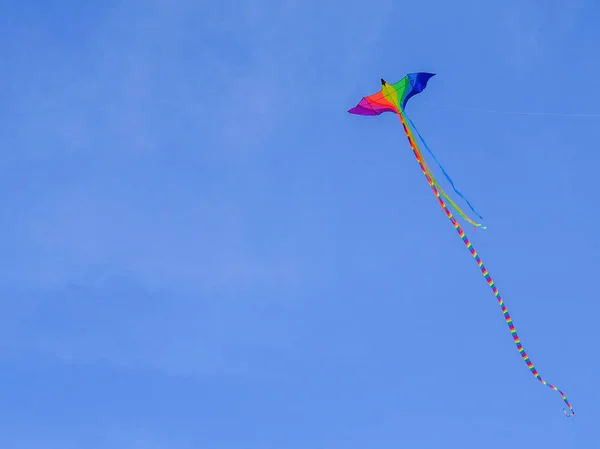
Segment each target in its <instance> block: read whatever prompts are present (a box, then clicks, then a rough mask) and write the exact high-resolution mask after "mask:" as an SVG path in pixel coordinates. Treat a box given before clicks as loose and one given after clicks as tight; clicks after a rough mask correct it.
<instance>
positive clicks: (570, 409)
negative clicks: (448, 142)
mask: <svg viewBox="0 0 600 449" xmlns="http://www.w3.org/2000/svg"><path fill="white" fill-rule="evenodd" d="M398 117H399V118H400V122H401V123H402V127H403V128H404V133H405V134H406V137H407V138H408V143H409V144H410V147H411V149H412V150H413V153H414V154H415V156H416V158H417V162H418V163H419V166H420V167H421V171H422V172H423V175H425V178H426V179H427V182H428V183H429V186H430V187H431V190H432V191H433V193H434V195H435V197H436V198H437V200H438V203H439V205H440V207H441V208H442V210H443V211H444V213H445V214H446V216H447V217H448V219H449V220H450V221H451V222H452V225H453V226H454V229H456V232H458V235H459V236H460V238H461V239H462V241H463V243H464V244H465V246H466V247H467V249H468V250H469V252H470V253H471V255H472V256H473V258H474V259H475V261H476V262H477V265H478V266H479V269H480V270H481V274H483V277H484V278H485V280H486V281H487V283H488V285H489V286H490V287H491V289H492V291H493V292H494V296H495V297H496V300H497V301H498V304H499V305H500V307H501V309H502V313H503V314H504V319H505V320H506V324H507V325H508V328H509V329H510V333H511V335H512V338H513V341H514V342H515V344H516V345H517V349H518V350H519V354H521V358H522V359H523V361H524V362H525V363H526V364H527V367H528V368H529V370H530V371H531V374H533V375H534V376H535V378H536V379H537V380H539V381H540V382H541V383H542V384H544V385H546V386H547V387H549V388H552V389H553V390H554V391H558V392H559V393H560V395H561V397H562V399H563V401H564V402H565V404H567V407H568V410H567V409H564V408H563V413H564V414H565V415H566V416H573V415H574V414H575V411H574V410H573V407H572V406H571V404H570V403H569V401H568V400H567V397H566V396H565V394H564V393H563V392H562V391H560V390H559V389H558V388H557V387H555V386H554V385H552V384H549V383H548V382H546V381H545V380H544V379H542V377H541V376H540V374H539V373H538V371H537V370H536V369H535V366H533V363H532V362H531V360H530V359H529V356H528V355H527V353H526V352H525V349H524V348H523V345H522V344H521V340H520V338H519V336H518V335H517V330H516V329H515V326H514V324H513V321H512V318H511V317H510V314H509V313H508V309H507V308H506V305H505V304H504V301H503V300H502V297H501V296H500V292H499V291H498V289H497V288H496V286H495V285H494V281H493V280H492V277H491V276H490V274H489V273H488V270H487V268H485V266H484V265H483V262H482V261H481V259H480V258H479V255H478V254H477V251H475V248H473V245H472V244H471V242H470V241H469V239H468V238H467V236H466V234H465V232H464V231H463V230H462V228H461V226H460V224H458V222H457V221H456V219H455V218H454V217H453V216H452V212H450V210H448V207H447V206H446V204H445V203H444V200H443V199H442V197H441V196H440V193H439V192H438V188H436V183H435V182H434V180H433V179H432V177H431V176H430V171H429V170H428V168H427V165H426V164H425V161H424V160H423V157H422V156H421V152H420V151H419V148H418V147H417V144H416V142H415V139H414V137H413V135H412V132H411V131H410V128H409V127H408V126H407V124H406V119H405V117H404V113H403V112H400V113H399V114H398Z"/></svg>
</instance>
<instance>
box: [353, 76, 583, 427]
mask: <svg viewBox="0 0 600 449" xmlns="http://www.w3.org/2000/svg"><path fill="white" fill-rule="evenodd" d="M433 76H435V74H434V73H426V72H418V73H409V74H408V75H406V76H405V77H404V78H402V79H401V80H400V81H398V82H397V83H395V84H388V83H387V82H386V81H385V80H383V79H382V80H381V90H380V91H379V92H377V93H374V94H372V95H369V96H367V97H363V98H362V100H361V101H360V102H359V103H358V104H357V105H356V106H355V107H353V108H352V109H350V110H349V111H348V112H349V113H351V114H356V115H365V116H376V115H380V114H383V113H385V112H392V113H394V114H396V115H397V116H398V118H399V119H400V123H401V124H402V128H403V129H404V133H405V134H406V137H407V139H408V143H409V144H410V147H411V149H412V151H413V153H414V155H415V157H416V158H417V162H418V164H419V166H420V168H421V171H422V172H423V175H425V178H426V179H427V182H428V183H429V186H430V187H431V190H432V191H433V194H434V195H435V197H436V199H437V202H438V203H439V205H440V207H441V208H442V210H443V211H444V213H445V214H446V216H447V217H448V219H449V220H450V221H451V222H452V225H453V226H454V229H455V230H456V231H457V232H458V235H459V236H460V238H461V239H462V241H463V243H464V244H465V246H466V247H467V249H468V250H469V252H470V253H471V255H472V256H473V258H474V259H475V261H476V262H477V265H478V267H479V269H480V270H481V274H483V277H484V278H485V280H486V282H487V284H488V285H489V286H490V288H491V289H492V292H493V293H494V296H495V297H496V300H497V301H498V304H499V305H500V308H501V309H502V314H503V315H504V320H505V321H506V324H507V325H508V328H509V330H510V333H511V335H512V338H513V341H514V343H515V344H516V346H517V349H518V351H519V354H520V355H521V358H522V359H523V361H524V362H525V363H526V364H527V367H528V368H529V370H530V371H531V374H533V375H534V376H535V378H536V379H537V380H539V381H540V382H541V383H542V384H543V385H546V386H547V387H549V388H551V389H552V390H554V391H557V392H558V393H560V395H561V397H562V399H563V401H564V402H565V404H566V405H567V407H568V410H567V409H564V408H563V412H564V414H565V415H566V416H573V415H574V414H575V412H574V410H573V407H572V406H571V404H570V403H569V401H568V400H567V397H566V396H565V394H564V393H563V392H562V391H561V390H559V389H558V388H557V387H555V386H554V385H552V384H550V383H548V382H546V381H545V380H544V379H542V377H541V376H540V374H539V373H538V371H537V369H536V368H535V366H534V365H533V363H532V362H531V360H530V359H529V356H528V355H527V353H526V352H525V349H524V348H523V345H522V343H521V339H520V338H519V336H518V335H517V330H516V329H515V325H514V324H513V320H512V318H511V316H510V314H509V313H508V309H507V308H506V305H505V304H504V300H503V299H502V297H501V296H500V292H499V291H498V288H497V287H496V285H495V284H494V281H493V280H492V277H491V276H490V274H489V272H488V270H487V268H486V267H485V265H484V264H483V262H482V261H481V258H480V257H479V254H478V253H477V251H476V250H475V248H474V247H473V245H472V244H471V242H470V240H469V239H468V238H467V236H466V234H465V232H464V231H463V229H462V227H461V225H460V224H459V222H458V221H457V219H456V218H455V217H454V215H453V213H452V212H451V211H450V208H449V207H448V206H447V204H446V203H448V204H449V205H450V207H451V208H452V209H454V210H455V211H456V213H457V214H458V215H460V216H461V217H462V218H463V219H464V220H465V221H466V222H468V223H470V224H471V225H473V226H474V228H475V229H477V228H479V227H481V228H482V229H485V227H483V226H482V225H481V224H480V223H477V222H475V221H474V220H472V219H471V218H469V217H468V216H467V215H466V214H465V213H464V212H463V211H462V210H461V209H460V208H459V207H458V205H457V204H456V203H455V202H454V201H452V200H451V199H450V197H449V196H448V195H447V194H446V193H445V192H444V191H443V190H442V188H441V187H440V186H439V184H438V182H437V181H436V179H435V178H434V176H433V174H432V173H431V170H430V169H429V167H428V166H427V164H426V163H425V160H424V158H423V155H422V154H421V150H420V149H419V147H418V145H417V142H416V140H415V137H414V134H413V131H412V129H414V131H415V132H416V134H417V135H418V136H419V139H420V140H421V142H422V143H423V146H424V147H425V148H426V149H427V151H428V152H429V153H430V154H431V156H432V157H433V159H434V160H435V162H436V163H437V164H438V166H439V167H440V169H441V171H442V173H443V174H444V176H445V177H446V179H447V180H448V181H449V183H450V184H451V186H452V188H453V189H454V191H455V192H456V193H457V194H458V195H459V196H460V197H461V198H463V199H464V200H465V202H466V203H467V204H468V205H469V207H470V209H471V211H472V212H473V213H474V214H476V215H477V216H478V217H479V218H481V216H480V215H479V214H478V213H477V212H476V211H475V209H474V208H473V207H472V206H471V203H469V202H468V201H467V199H466V198H465V197H464V196H463V195H462V194H461V193H460V192H459V191H458V190H457V189H456V187H455V185H454V182H453V181H452V179H451V178H450V176H449V175H448V174H447V172H446V171H445V170H444V168H443V167H442V166H441V164H440V163H439V162H438V161H437V159H436V158H435V156H434V155H433V152H432V151H431V150H430V149H429V147H428V146H427V144H426V143H425V140H424V139H423V137H422V136H421V134H420V133H419V132H418V130H417V129H416V127H415V125H414V123H413V122H412V121H411V120H410V119H409V118H408V117H407V116H406V113H405V111H404V110H405V108H406V103H407V102H408V100H409V99H410V98H411V97H413V96H414V95H417V94H419V93H421V92H422V91H423V90H424V89H425V87H426V86H427V82H428V81H429V80H430V79H431V77H433ZM409 123H410V125H412V129H411V128H410V127H409V125H408V124H409ZM444 200H445V201H444Z"/></svg>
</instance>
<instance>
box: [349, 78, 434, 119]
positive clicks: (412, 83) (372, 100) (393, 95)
mask: <svg viewBox="0 0 600 449" xmlns="http://www.w3.org/2000/svg"><path fill="white" fill-rule="evenodd" d="M432 76H435V73H426V72H417V73H409V74H408V75H406V76H405V77H404V78H402V79H401V80H400V81H398V82H397V83H395V84H388V83H387V82H386V81H385V80H384V79H382V80H381V90H380V91H379V92H377V93H375V94H373V95H369V96H368V97H364V98H363V99H362V100H360V103H358V104H357V105H356V106H355V107H353V108H352V109H350V110H349V111H348V112H349V113H351V114H357V115H379V114H382V113H384V112H394V113H396V114H399V113H400V112H401V111H403V110H404V108H405V107H406V103H407V102H408V99H409V98H410V97H412V96H414V95H416V94H418V93H420V92H422V91H423V89H425V87H427V81H429V79H430V78H431V77H432Z"/></svg>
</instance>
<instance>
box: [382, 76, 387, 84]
mask: <svg viewBox="0 0 600 449" xmlns="http://www.w3.org/2000/svg"><path fill="white" fill-rule="evenodd" d="M386 84H387V83H386V82H385V80H384V79H383V78H381V85H382V86H385V85H386Z"/></svg>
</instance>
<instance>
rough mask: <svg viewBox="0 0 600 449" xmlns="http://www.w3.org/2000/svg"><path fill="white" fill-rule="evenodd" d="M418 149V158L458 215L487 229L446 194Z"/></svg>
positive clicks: (478, 226)
mask: <svg viewBox="0 0 600 449" xmlns="http://www.w3.org/2000/svg"><path fill="white" fill-rule="evenodd" d="M416 151H417V152H418V158H420V160H421V161H422V162H423V166H424V167H425V170H426V172H427V174H428V175H429V177H430V178H431V180H432V181H433V184H434V185H435V187H437V190H438V191H439V192H440V193H441V194H442V196H443V197H444V198H446V201H448V204H450V205H451V206H452V207H453V208H454V210H455V211H456V213H457V214H458V215H460V216H461V217H462V218H463V220H465V221H466V222H468V223H471V224H472V225H473V227H474V228H475V229H477V228H482V229H487V228H486V227H485V226H482V225H481V223H475V222H474V221H473V220H471V219H470V218H469V217H468V216H467V214H465V213H464V212H463V211H462V210H461V209H460V207H458V205H457V204H456V203H455V202H454V201H452V199H451V198H450V197H449V196H448V195H447V194H446V192H444V191H443V190H442V187H441V186H440V185H439V184H438V182H437V181H436V180H435V178H434V177H433V173H431V170H430V169H429V167H428V166H427V164H426V163H425V159H423V155H422V154H421V151H420V150H419V148H418V147H417V148H416Z"/></svg>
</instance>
